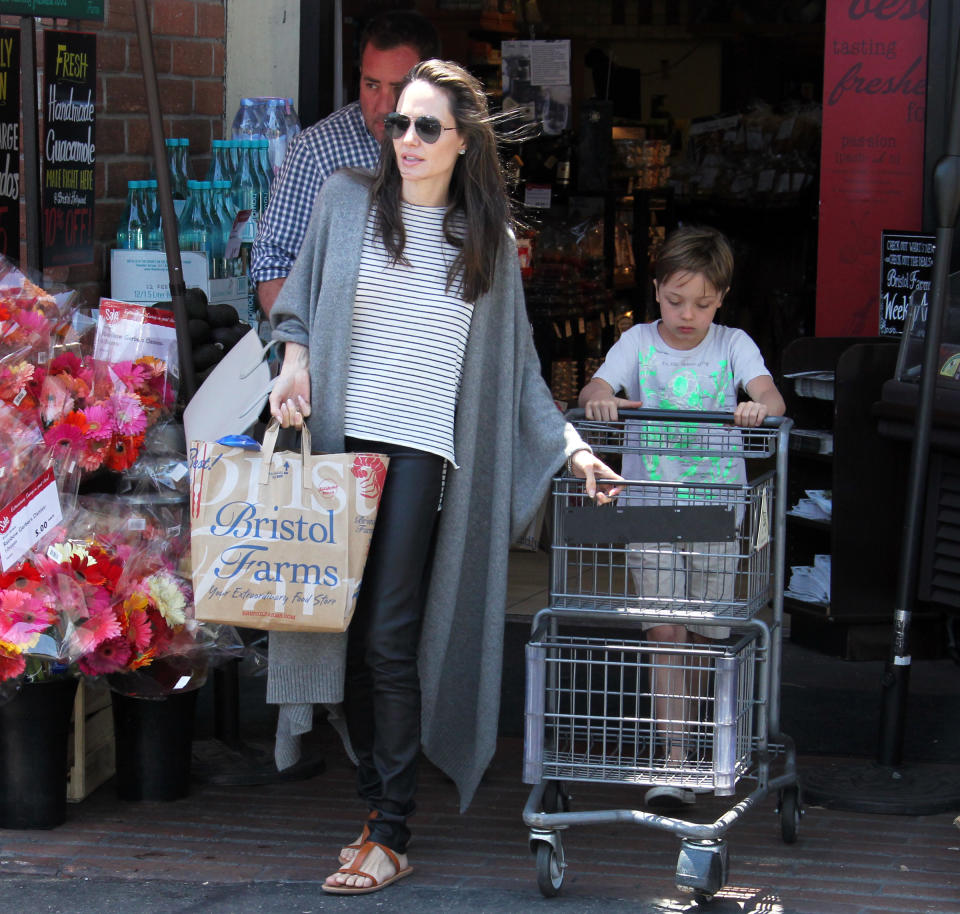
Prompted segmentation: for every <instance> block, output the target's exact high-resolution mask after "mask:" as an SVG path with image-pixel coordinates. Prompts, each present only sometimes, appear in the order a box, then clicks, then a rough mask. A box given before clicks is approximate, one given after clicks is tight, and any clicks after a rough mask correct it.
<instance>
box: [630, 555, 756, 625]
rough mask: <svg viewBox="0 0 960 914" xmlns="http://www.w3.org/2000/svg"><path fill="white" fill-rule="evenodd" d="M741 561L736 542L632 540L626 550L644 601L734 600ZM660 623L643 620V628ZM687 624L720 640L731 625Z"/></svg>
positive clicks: (634, 580)
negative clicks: (635, 541)
mask: <svg viewBox="0 0 960 914" xmlns="http://www.w3.org/2000/svg"><path fill="white" fill-rule="evenodd" d="M738 561H739V553H738V548H737V543H736V542H723V543H630V544H629V551H628V552H627V567H628V568H629V569H630V575H631V577H632V578H633V586H634V589H635V590H636V593H637V594H638V595H639V596H641V597H643V598H644V599H645V600H650V599H662V600H664V601H670V600H695V601H697V602H704V603H716V602H721V601H729V600H732V599H733V596H734V584H735V579H736V571H737V563H738ZM661 624H663V623H660V622H656V621H653V622H643V623H641V625H642V626H643V630H644V631H648V630H649V629H651V628H654V627H656V626H657V625H661ZM684 624H685V627H686V629H687V630H688V631H691V632H696V633H697V634H699V635H703V637H704V638H712V639H714V640H717V641H720V640H723V639H725V638H729V637H730V627H729V626H728V625H710V624H705V623H702V622H688V623H684Z"/></svg>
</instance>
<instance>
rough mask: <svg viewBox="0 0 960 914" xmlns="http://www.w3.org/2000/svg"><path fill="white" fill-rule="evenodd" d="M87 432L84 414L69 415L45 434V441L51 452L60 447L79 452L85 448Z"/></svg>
mask: <svg viewBox="0 0 960 914" xmlns="http://www.w3.org/2000/svg"><path fill="white" fill-rule="evenodd" d="M86 431H87V420H86V419H85V418H84V416H83V413H69V414H68V415H67V416H65V417H64V418H63V419H61V420H60V421H59V422H56V423H54V424H53V425H51V426H50V428H48V429H47V430H46V431H45V432H44V433H43V441H44V443H45V444H46V445H47V447H48V448H50V449H51V450H54V449H56V448H58V447H60V448H65V449H67V450H71V451H79V450H81V449H82V447H83V442H84V436H85V435H86Z"/></svg>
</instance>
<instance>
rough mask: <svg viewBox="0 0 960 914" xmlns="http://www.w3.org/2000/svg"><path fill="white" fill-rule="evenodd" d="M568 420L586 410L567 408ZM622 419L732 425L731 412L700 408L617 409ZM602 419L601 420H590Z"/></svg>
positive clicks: (774, 421)
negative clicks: (710, 410) (702, 409)
mask: <svg viewBox="0 0 960 914" xmlns="http://www.w3.org/2000/svg"><path fill="white" fill-rule="evenodd" d="M563 415H564V418H566V419H567V420H568V421H569V422H580V421H583V420H585V419H586V418H587V413H586V410H584V409H581V408H580V407H576V408H574V409H568V410H567V411H566V412H565V413H564V414H563ZM624 419H653V420H660V419H664V420H670V421H673V422H704V423H707V422H714V423H715V422H721V423H724V424H726V425H733V413H726V412H720V411H719V410H717V411H715V412H707V411H700V410H686V409H621V410H618V411H617V420H616V421H618V422H619V421H622V420H624ZM591 421H597V422H599V421H602V420H599V419H597V420H591ZM789 421H791V420H789V419H787V418H786V416H767V418H766V419H764V420H763V422H762V423H761V425H760V428H780V426H781V425H783V423H784V422H789Z"/></svg>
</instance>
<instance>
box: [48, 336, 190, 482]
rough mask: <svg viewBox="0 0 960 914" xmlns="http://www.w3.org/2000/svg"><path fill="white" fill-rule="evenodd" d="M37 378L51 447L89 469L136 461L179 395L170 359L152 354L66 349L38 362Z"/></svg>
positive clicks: (125, 465) (117, 466) (124, 465)
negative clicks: (102, 355) (101, 355)
mask: <svg viewBox="0 0 960 914" xmlns="http://www.w3.org/2000/svg"><path fill="white" fill-rule="evenodd" d="M38 380H39V384H38V383H37V382H38ZM33 384H34V387H38V388H39V396H38V400H39V421H40V425H41V427H42V429H43V439H44V441H45V442H46V444H47V447H48V448H49V449H50V450H51V452H52V453H54V454H55V455H57V456H61V455H62V456H63V457H67V458H71V459H74V460H76V461H77V463H79V465H80V467H81V468H82V469H83V470H86V471H92V470H97V469H100V467H106V468H107V469H110V470H114V471H117V472H122V471H123V470H126V469H128V468H129V467H130V466H132V465H133V463H134V461H136V459H137V457H138V456H139V455H140V452H141V450H142V449H143V443H144V433H145V432H146V430H147V428H148V427H150V426H151V425H154V424H155V423H156V422H158V421H159V420H160V419H161V418H166V417H169V415H170V412H171V410H172V407H173V403H174V399H175V393H174V391H173V388H172V387H171V386H170V385H169V383H168V381H167V366H166V363H165V362H163V361H161V360H160V359H156V358H153V357H151V356H143V357H141V358H139V359H137V360H136V361H124V362H116V363H102V362H97V361H95V360H93V359H86V360H84V359H81V358H79V357H78V356H76V355H74V354H73V353H64V354H63V355H60V356H57V357H56V358H55V359H53V360H52V361H51V362H50V364H49V366H47V367H46V368H39V367H38V368H37V369H36V370H35V372H34V378H33Z"/></svg>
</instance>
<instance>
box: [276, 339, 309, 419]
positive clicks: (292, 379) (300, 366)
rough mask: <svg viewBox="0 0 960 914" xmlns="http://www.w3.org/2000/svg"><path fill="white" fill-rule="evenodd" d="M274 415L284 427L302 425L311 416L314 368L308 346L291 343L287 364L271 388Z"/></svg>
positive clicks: (285, 363)
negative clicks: (311, 369)
mask: <svg viewBox="0 0 960 914" xmlns="http://www.w3.org/2000/svg"><path fill="white" fill-rule="evenodd" d="M270 415H271V416H273V418H274V419H276V420H277V421H278V422H279V423H280V426H281V428H291V427H292V428H302V427H303V420H304V419H306V418H308V417H309V416H310V371H309V369H308V367H307V348H306V346H300V345H298V344H296V343H287V344H286V352H285V353H284V358H283V366H282V367H281V369H280V374H279V375H277V380H276V381H275V382H274V385H273V390H271V391H270Z"/></svg>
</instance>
